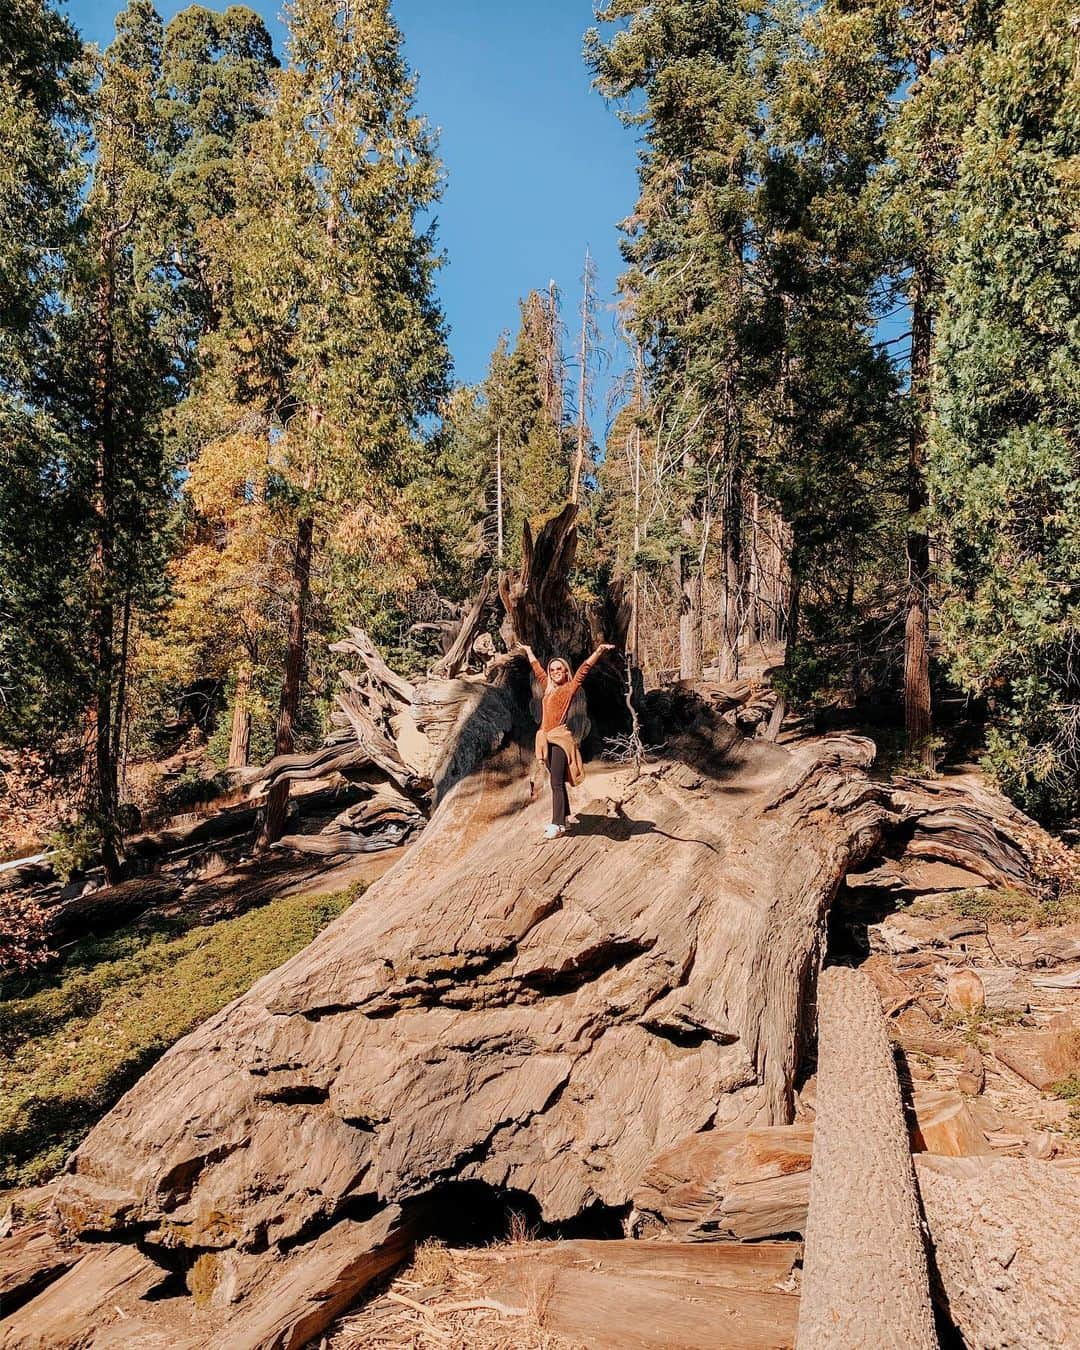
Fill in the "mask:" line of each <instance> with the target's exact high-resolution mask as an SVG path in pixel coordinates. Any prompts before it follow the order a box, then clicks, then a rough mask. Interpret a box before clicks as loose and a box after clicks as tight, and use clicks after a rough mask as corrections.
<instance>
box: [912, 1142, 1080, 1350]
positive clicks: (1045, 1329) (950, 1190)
mask: <svg viewBox="0 0 1080 1350" xmlns="http://www.w3.org/2000/svg"><path fill="white" fill-rule="evenodd" d="M915 1170H916V1174H917V1176H918V1181H919V1193H920V1195H921V1197H922V1204H923V1209H924V1211H925V1214H926V1222H927V1225H928V1227H929V1229H930V1237H931V1240H932V1243H933V1254H932V1271H933V1277H934V1287H935V1295H936V1297H937V1298H938V1300H939V1301H940V1303H941V1305H942V1307H943V1309H944V1310H945V1312H946V1313H947V1315H948V1317H949V1318H950V1319H951V1321H952V1322H953V1323H954V1324H955V1325H956V1327H957V1328H958V1329H959V1331H960V1332H961V1334H962V1335H963V1337H964V1341H965V1343H966V1344H967V1345H973V1346H1017V1347H1021V1346H1022V1347H1023V1350H1051V1347H1053V1350H1062V1347H1066V1348H1068V1350H1076V1347H1077V1346H1080V1321H1078V1319H1077V1290H1080V1244H1078V1243H1077V1238H1076V1235H1077V1233H1078V1232H1080V1177H1078V1176H1076V1175H1073V1174H1072V1173H1070V1172H1069V1171H1068V1170H1067V1169H1066V1168H1064V1167H1057V1166H1055V1165H1054V1164H1053V1163H1049V1162H1038V1161H1035V1160H1033V1159H1028V1158H940V1157H937V1156H935V1155H934V1154H931V1153H923V1154H919V1155H918V1157H916V1159H915Z"/></svg>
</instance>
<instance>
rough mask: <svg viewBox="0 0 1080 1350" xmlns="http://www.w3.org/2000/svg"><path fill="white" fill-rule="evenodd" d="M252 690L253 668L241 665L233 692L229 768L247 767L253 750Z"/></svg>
mask: <svg viewBox="0 0 1080 1350" xmlns="http://www.w3.org/2000/svg"><path fill="white" fill-rule="evenodd" d="M250 690H251V670H250V668H249V667H248V666H247V665H243V666H241V667H240V670H239V672H238V673H237V676H236V690H235V692H234V694H233V706H232V735H231V736H230V738H229V768H230V769H244V768H246V767H247V763H248V756H249V754H250V750H251V710H250V709H249V707H248V694H249V693H250Z"/></svg>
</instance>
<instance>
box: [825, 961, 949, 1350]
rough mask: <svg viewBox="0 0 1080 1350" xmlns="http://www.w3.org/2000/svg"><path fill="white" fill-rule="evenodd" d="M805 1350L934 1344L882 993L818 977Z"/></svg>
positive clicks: (833, 974)
mask: <svg viewBox="0 0 1080 1350" xmlns="http://www.w3.org/2000/svg"><path fill="white" fill-rule="evenodd" d="M816 1112H817V1113H816V1115H815V1118H814V1155H813V1171H812V1174H811V1182H810V1213H809V1218H808V1221H807V1229H806V1257H805V1262H804V1273H803V1289H802V1302H801V1304H800V1309H799V1339H798V1345H799V1348H800V1350H825V1348H826V1347H828V1350H880V1348H881V1347H884V1346H896V1347H898V1348H899V1347H903V1350H917V1348H918V1347H923V1348H924V1350H933V1347H936V1345H937V1337H936V1335H935V1333H934V1318H933V1313H932V1311H931V1306H930V1284H929V1276H928V1273H927V1265H926V1253H925V1251H924V1250H923V1243H922V1235H921V1232H920V1226H919V1211H918V1203H917V1200H916V1195H915V1179H914V1176H913V1173H912V1166H911V1154H910V1152H909V1151H908V1140H907V1131H906V1130H905V1128H904V1116H903V1108H902V1106H901V1102H900V1088H899V1084H898V1082H897V1078H896V1067H895V1065H894V1063H893V1056H892V1050H891V1048H890V1046H889V1038H888V1035H887V1034H886V1030H885V1020H884V1018H883V1017H882V1013H881V1004H880V1002H879V1001H878V996H877V991H876V990H875V988H874V986H873V984H872V983H871V981H870V980H869V978H868V977H867V976H866V975H864V974H863V973H862V972H861V971H855V970H847V969H843V968H841V967H831V968H830V969H827V970H824V971H822V974H821V979H820V982H819V984H818V1077H817V1098H816Z"/></svg>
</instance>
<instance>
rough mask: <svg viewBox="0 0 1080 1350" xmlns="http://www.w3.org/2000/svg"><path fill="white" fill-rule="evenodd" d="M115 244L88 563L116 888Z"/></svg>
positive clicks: (110, 873) (104, 289)
mask: <svg viewBox="0 0 1080 1350" xmlns="http://www.w3.org/2000/svg"><path fill="white" fill-rule="evenodd" d="M115 253H116V240H115V236H114V234H113V233H112V232H111V231H107V232H106V233H105V235H104V236H103V238H102V244H101V254H100V259H99V263H100V267H101V277H100V281H99V283H98V298H97V312H96V314H95V328H96V334H95V346H96V350H95V354H94V386H95V388H94V417H95V422H96V430H97V437H98V448H97V463H96V465H95V479H96V481H95V484H94V515H95V517H96V530H97V538H96V541H95V546H94V554H93V557H92V559H91V563H90V604H91V618H90V632H91V642H92V645H93V662H94V706H93V710H92V713H91V719H90V720H91V725H92V736H93V754H92V763H93V770H92V772H93V792H92V800H93V807H94V811H95V814H96V815H97V818H98V823H99V825H100V828H101V861H102V864H103V866H104V868H105V876H106V879H107V880H108V881H109V882H110V884H113V885H115V884H116V882H118V881H119V880H120V877H121V873H122V863H121V857H120V839H119V828H118V824H117V806H118V804H119V802H118V799H119V784H118V776H117V762H116V756H115V755H114V753H113V680H114V678H115V665H116V650H115V633H114V628H115V622H116V615H115V608H114V605H113V596H112V587H113V580H114V579H113V562H114V556H113V555H114V539H113V533H114V522H113V516H112V507H113V503H112V494H113V479H114V474H115V456H116V444H115V441H116V425H115V420H116V419H115V408H114V404H113V381H114V362H115V351H114V345H113V330H112V309H113V302H114V298H115V292H116V263H115Z"/></svg>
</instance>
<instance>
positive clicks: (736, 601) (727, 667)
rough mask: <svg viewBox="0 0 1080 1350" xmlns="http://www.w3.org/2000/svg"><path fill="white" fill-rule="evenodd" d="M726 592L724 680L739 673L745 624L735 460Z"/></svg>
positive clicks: (729, 492)
mask: <svg viewBox="0 0 1080 1350" xmlns="http://www.w3.org/2000/svg"><path fill="white" fill-rule="evenodd" d="M723 547H724V595H723V614H722V619H723V624H722V632H721V636H720V652H719V658H718V662H717V664H718V666H719V668H720V678H721V679H722V680H734V679H737V678H738V675H739V638H740V637H741V635H742V625H743V594H742V593H743V576H742V572H743V559H742V553H743V548H742V474H741V472H740V470H739V467H738V464H736V465H735V466H734V467H733V469H732V472H731V474H730V476H729V478H728V484H727V489H726V492H725V501H724V511H723Z"/></svg>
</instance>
